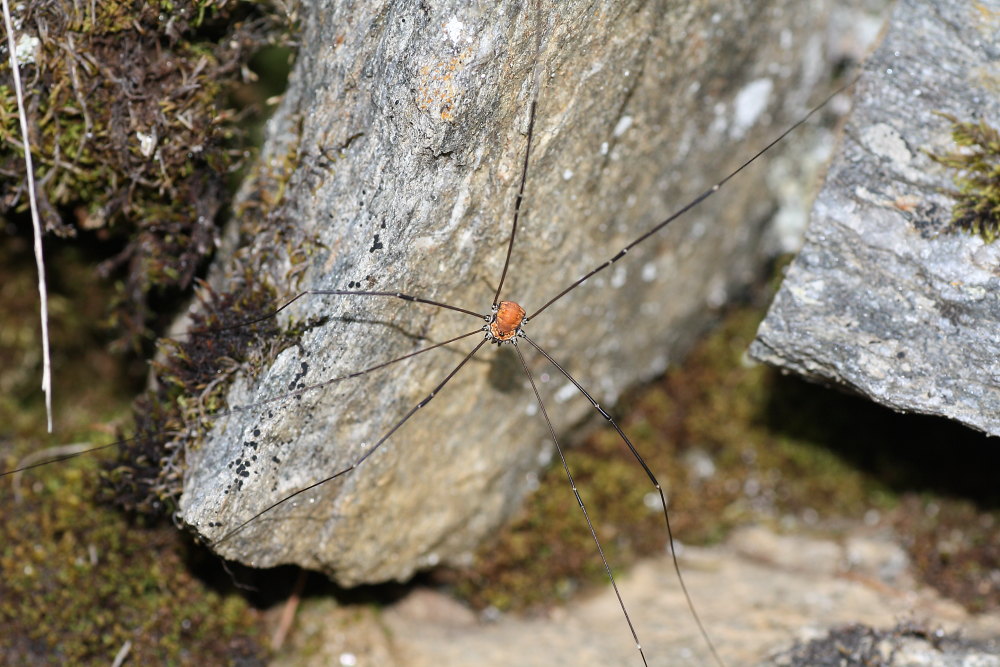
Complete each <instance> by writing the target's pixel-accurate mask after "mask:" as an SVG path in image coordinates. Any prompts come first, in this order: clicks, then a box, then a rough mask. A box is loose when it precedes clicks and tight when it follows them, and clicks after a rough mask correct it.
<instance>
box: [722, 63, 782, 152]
mask: <svg viewBox="0 0 1000 667" xmlns="http://www.w3.org/2000/svg"><path fill="white" fill-rule="evenodd" d="M773 90H774V82H773V81H771V79H767V78H765V79H756V80H754V81H751V82H750V83H748V84H747V85H745V86H743V89H742V90H740V92H739V93H737V95H736V99H735V100H734V102H733V107H734V113H733V124H732V126H730V128H729V136H730V137H732V138H733V139H742V138H743V137H744V136H745V135H746V133H747V130H749V129H750V128H751V127H753V125H754V123H756V122H757V120H758V119H759V118H760V117H761V115H762V114H763V113H764V111H765V110H766V109H767V105H768V102H769V101H770V99H771V92H772V91H773Z"/></svg>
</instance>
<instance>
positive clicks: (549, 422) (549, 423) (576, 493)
mask: <svg viewBox="0 0 1000 667" xmlns="http://www.w3.org/2000/svg"><path fill="white" fill-rule="evenodd" d="M513 342H514V350H515V351H517V358H518V359H519V360H520V361H521V367H522V368H523V369H524V373H525V375H527V376H528V382H530V383H531V390H532V391H533V392H535V400H536V401H537V402H538V407H539V409H540V410H541V412H542V417H544V418H545V425H546V426H548V428H549V437H551V438H552V442H553V443H554V444H555V446H556V451H557V452H559V458H560V460H562V465H563V470H565V471H566V479H568V480H569V485H570V487H571V488H572V489H573V495H574V496H576V502H577V503H579V504H580V510H581V511H582V512H583V518H584V519H586V521H587V528H589V529H590V535H591V537H593V538H594V544H596V545H597V553H599V554H600V555H601V562H603V563H604V571H605V572H607V574H608V579H610V580H611V587H612V588H613V589H614V590H615V596H616V597H617V598H618V605H619V606H620V607H621V609H622V613H623V614H625V622H626V623H628V629H629V631H630V632H631V633H632V639H633V640H634V641H635V647H636V648H637V649H638V650H639V655H640V656H641V657H642V664H644V665H647V666H648V665H649V663H648V662H647V661H646V654H645V653H643V651H642V645H641V644H640V643H639V635H638V634H637V633H636V631H635V626H634V625H632V619H631V618H630V617H629V615H628V610H627V609H626V608H625V600H623V599H622V594H621V592H619V590H618V583H617V582H616V581H615V575H614V574H613V573H612V572H611V565H609V564H608V559H607V557H605V555H604V548H603V547H602V546H601V541H600V540H599V539H598V538H597V531H596V530H595V529H594V524H593V522H592V521H591V520H590V514H589V513H588V512H587V507H586V505H584V504H583V498H581V497H580V492H579V491H578V490H577V488H576V482H575V481H573V473H571V472H570V470H569V463H567V462H566V456H565V454H563V450H562V446H561V445H560V444H559V438H558V437H556V430H555V429H554V428H553V427H552V420H550V419H549V413H548V412H547V411H546V410H545V403H543V402H542V397H541V395H540V394H539V393H538V387H537V386H536V385H535V378H534V376H533V375H532V374H531V371H530V370H529V369H528V364H527V363H526V362H525V361H524V355H523V354H521V349H520V348H519V347H518V346H517V340H516V339H515V340H514V341H513Z"/></svg>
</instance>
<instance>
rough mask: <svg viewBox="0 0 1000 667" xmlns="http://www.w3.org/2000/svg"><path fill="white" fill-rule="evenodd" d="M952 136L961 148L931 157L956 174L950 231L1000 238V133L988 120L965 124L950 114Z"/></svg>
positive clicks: (930, 154)
mask: <svg viewBox="0 0 1000 667" xmlns="http://www.w3.org/2000/svg"><path fill="white" fill-rule="evenodd" d="M940 115H941V116H942V117H944V118H947V119H948V120H950V121H951V124H952V125H951V137H952V140H953V141H954V142H955V144H956V145H957V146H958V148H956V149H955V150H953V151H950V152H948V153H944V154H940V155H939V154H937V153H931V152H930V151H927V155H928V156H929V157H930V158H931V159H932V160H934V161H935V162H937V163H938V164H941V165H943V166H945V167H947V168H949V169H951V170H953V171H954V172H955V174H954V181H955V186H956V188H957V190H950V191H948V194H949V195H950V196H951V197H952V198H954V199H955V207H954V209H952V215H951V222H950V223H949V226H948V230H949V231H954V230H961V231H964V232H967V233H970V234H977V235H979V236H980V237H982V239H983V240H984V241H986V242H987V243H992V242H993V241H995V240H996V239H997V237H1000V131H997V129H996V128H994V127H991V126H990V125H989V124H987V123H986V121H985V120H980V121H979V122H978V123H976V122H961V121H959V120H958V119H957V118H955V117H954V116H951V115H949V114H940Z"/></svg>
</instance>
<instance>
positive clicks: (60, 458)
mask: <svg viewBox="0 0 1000 667" xmlns="http://www.w3.org/2000/svg"><path fill="white" fill-rule="evenodd" d="M477 333H482V329H481V328H479V329H475V330H473V331H470V332H468V333H464V334H462V335H461V336H455V337H454V338H450V339H448V340H446V341H443V342H441V343H435V344H434V345H429V346H427V347H423V348H420V349H419V350H416V351H415V352H410V353H409V354H404V355H403V356H401V357H396V358H395V359H390V360H389V361H383V362H382V363H380V364H376V365H374V366H369V367H368V368H366V369H364V370H360V371H355V372H353V373H349V374H347V375H341V376H340V377H335V378H331V379H329V380H324V381H323V382H317V383H316V384H310V385H306V386H304V387H299V388H298V389H296V390H295V391H290V392H288V393H287V394H281V395H280V396H273V397H271V398H266V399H264V400H262V401H258V402H256V403H249V404H247V405H234V406H233V407H231V408H229V409H228V410H223V411H221V412H216V413H213V414H211V415H209V417H211V418H215V417H226V416H229V415H231V414H233V413H236V412H245V411H246V410H250V409H253V408H258V407H260V406H262V405H267V404H269V403H276V402H278V401H284V400H288V399H289V398H294V397H296V396H301V395H302V394H305V393H307V392H310V391H314V390H316V389H321V388H323V387H327V386H329V385H331V384H335V383H337V382H343V381H344V380H350V379H351V378H356V377H359V376H361V375H365V374H367V373H371V372H372V371H377V370H378V369H380V368H385V367H386V366H391V365H392V364H395V363H397V362H400V361H404V360H406V359H409V358H410V357H415V356H417V355H418V354H423V353H424V352H430V351H431V350H436V349H437V348H439V347H444V346H445V345H450V344H451V343H454V342H456V341H459V340H462V339H463V338H468V337H469V336H473V335H475V334H477ZM138 437H139V436H133V437H131V438H125V439H124V440H118V441H116V442H109V443H108V444H106V445H98V446H97V447H91V448H90V449H85V450H82V451H78V452H74V453H72V454H61V455H57V456H52V457H50V458H47V459H45V460H43V461H38V462H35V463H32V464H30V465H24V466H21V467H19V468H15V469H13V470H5V471H3V472H0V477H5V476H7V475H13V474H15V473H19V472H23V471H25V470H31V469H32V468H39V467H41V466H44V465H48V464H50V463H56V462H58V461H66V460H68V459H75V458H76V457H78V456H83V455H84V454H91V453H93V452H99V451H101V450H102V449H108V448H111V447H120V446H122V445H127V444H128V443H130V442H134V441H135V440H136V439H138Z"/></svg>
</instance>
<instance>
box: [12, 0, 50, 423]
mask: <svg viewBox="0 0 1000 667" xmlns="http://www.w3.org/2000/svg"><path fill="white" fill-rule="evenodd" d="M0 4H2V5H3V21H4V26H5V27H6V28H7V53H8V54H9V55H10V70H11V73H12V74H13V76H14V94H15V95H16V96H17V115H18V118H20V120H21V137H22V139H23V141H24V165H25V168H26V169H27V173H28V178H27V185H28V202H29V204H30V207H31V226H32V228H33V229H34V232H35V264H36V265H37V266H38V299H39V301H40V304H39V311H40V315H41V320H42V391H43V392H45V416H46V420H47V422H48V428H49V433H52V361H51V359H50V356H49V297H48V290H47V289H46V286H45V258H44V256H43V255H42V222H41V219H40V218H39V215H38V201H37V199H36V198H35V168H34V165H33V164H32V162H31V143H30V142H29V139H28V114H27V112H26V111H25V106H24V93H23V92H22V91H21V74H20V70H19V69H18V62H17V36H16V35H15V34H14V22H13V21H12V20H11V18H10V5H9V4H8V1H7V0H0Z"/></svg>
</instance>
